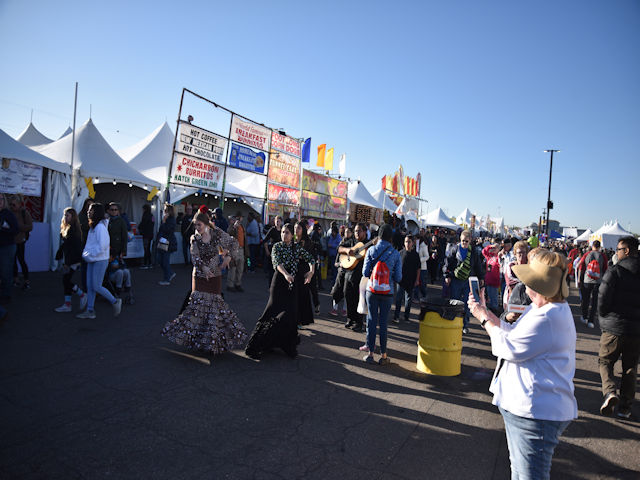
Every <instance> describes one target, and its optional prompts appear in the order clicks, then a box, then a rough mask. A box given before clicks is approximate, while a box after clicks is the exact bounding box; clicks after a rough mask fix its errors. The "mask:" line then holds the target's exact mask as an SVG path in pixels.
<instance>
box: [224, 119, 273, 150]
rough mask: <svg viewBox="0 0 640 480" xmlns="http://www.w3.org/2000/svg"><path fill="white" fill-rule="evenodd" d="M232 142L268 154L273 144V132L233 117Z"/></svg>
mask: <svg viewBox="0 0 640 480" xmlns="http://www.w3.org/2000/svg"><path fill="white" fill-rule="evenodd" d="M231 140H234V141H236V142H240V143H242V144H243V145H248V146H249V147H253V148H257V149H258V150H262V151H265V152H268V151H269V145H270V143H271V141H270V140H271V130H270V129H269V128H267V127H263V126H261V125H256V124H255V123H253V122H249V121H247V120H243V119H241V118H240V117H237V116H236V115H233V117H232V118H231Z"/></svg>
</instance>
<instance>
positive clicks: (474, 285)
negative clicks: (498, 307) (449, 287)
mask: <svg viewBox="0 0 640 480" xmlns="http://www.w3.org/2000/svg"><path fill="white" fill-rule="evenodd" d="M469 288H470V289H471V293H473V299H474V300H475V301H476V302H478V303H480V282H479V281H478V277H469Z"/></svg>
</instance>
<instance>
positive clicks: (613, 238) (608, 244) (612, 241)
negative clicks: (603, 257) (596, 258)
mask: <svg viewBox="0 0 640 480" xmlns="http://www.w3.org/2000/svg"><path fill="white" fill-rule="evenodd" d="M600 235H601V237H602V238H601V240H600V241H601V243H602V247H603V248H611V249H615V248H616V247H617V246H618V240H620V239H621V238H622V237H628V236H630V235H633V234H632V233H631V232H628V231H626V230H625V229H624V228H622V227H621V226H620V224H619V223H618V222H617V221H616V222H615V223H614V224H613V225H611V227H609V228H608V229H607V230H605V231H604V232H602V233H601V234H600Z"/></svg>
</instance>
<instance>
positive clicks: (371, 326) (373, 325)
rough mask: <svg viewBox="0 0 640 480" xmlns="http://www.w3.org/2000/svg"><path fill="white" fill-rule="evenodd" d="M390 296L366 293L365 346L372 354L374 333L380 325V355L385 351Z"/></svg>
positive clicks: (374, 340) (374, 343)
mask: <svg viewBox="0 0 640 480" xmlns="http://www.w3.org/2000/svg"><path fill="white" fill-rule="evenodd" d="M392 300H393V297H392V296H391V295H376V294H375V293H371V292H369V291H367V308H368V309H369V313H368V314H367V346H368V347H369V351H370V352H371V353H373V351H374V350H375V348H376V333H377V329H378V325H380V353H386V351H387V319H388V317H389V311H390V310H391V302H392Z"/></svg>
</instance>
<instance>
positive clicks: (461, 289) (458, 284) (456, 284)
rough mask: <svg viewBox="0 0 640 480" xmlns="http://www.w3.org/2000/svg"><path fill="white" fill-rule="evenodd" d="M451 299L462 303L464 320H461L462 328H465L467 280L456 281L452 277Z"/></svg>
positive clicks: (467, 314) (467, 312)
mask: <svg viewBox="0 0 640 480" xmlns="http://www.w3.org/2000/svg"><path fill="white" fill-rule="evenodd" d="M451 298H452V299H454V300H460V301H462V302H464V318H463V319H462V324H463V327H465V328H466V326H467V325H469V317H470V316H471V314H470V313H469V307H468V306H467V301H468V300H469V280H458V279H457V278H455V277H453V278H452V279H451Z"/></svg>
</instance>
